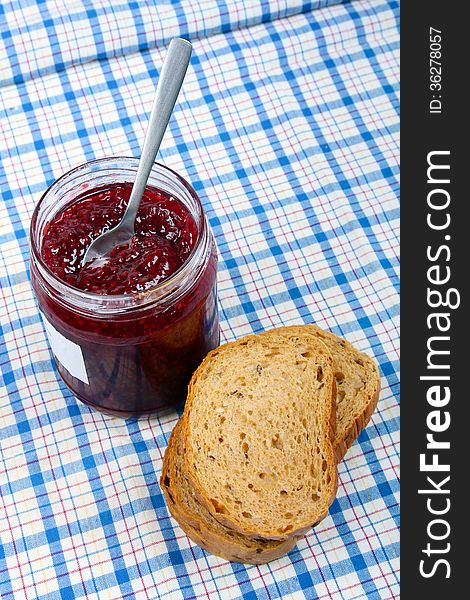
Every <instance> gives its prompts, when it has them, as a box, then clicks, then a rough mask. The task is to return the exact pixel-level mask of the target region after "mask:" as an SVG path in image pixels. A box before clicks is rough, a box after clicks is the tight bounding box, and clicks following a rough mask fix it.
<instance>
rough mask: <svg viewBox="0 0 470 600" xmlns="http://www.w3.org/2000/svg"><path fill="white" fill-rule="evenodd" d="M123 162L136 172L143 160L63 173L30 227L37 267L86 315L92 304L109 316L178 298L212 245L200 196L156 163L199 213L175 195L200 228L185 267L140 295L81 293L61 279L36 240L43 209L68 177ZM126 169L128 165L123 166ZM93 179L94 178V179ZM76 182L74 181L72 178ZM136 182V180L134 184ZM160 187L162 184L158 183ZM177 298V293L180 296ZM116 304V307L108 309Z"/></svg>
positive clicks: (98, 162) (102, 162)
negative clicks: (189, 199)
mask: <svg viewBox="0 0 470 600" xmlns="http://www.w3.org/2000/svg"><path fill="white" fill-rule="evenodd" d="M120 161H122V162H125V163H126V164H127V166H130V167H131V170H134V169H135V170H136V169H137V165H138V163H139V159H138V158H135V157H133V156H112V157H102V158H97V159H94V160H91V161H87V162H85V163H81V164H80V165H78V166H76V167H73V168H72V169H69V170H68V171H67V172H65V173H63V174H62V175H61V176H60V177H59V178H58V179H56V180H55V181H54V182H53V183H52V184H51V185H50V186H49V187H48V188H47V189H46V191H45V192H44V193H43V194H42V196H41V198H40V199H39V201H38V202H37V204H36V206H35V208H34V211H33V215H32V218H31V225H30V240H29V242H30V252H31V256H32V257H34V260H35V263H36V266H38V268H39V271H40V274H41V275H42V277H43V278H44V279H45V280H46V281H47V283H48V284H49V285H51V286H52V287H53V289H54V291H55V292H57V293H59V294H61V295H65V296H66V304H67V305H68V306H70V304H72V306H74V307H76V308H79V309H81V310H83V309H85V310H86V312H93V313H95V311H94V310H87V308H88V309H89V308H90V303H91V304H92V305H93V306H94V307H96V308H98V307H99V309H100V310H103V308H104V309H105V310H106V312H107V313H109V312H112V313H114V312H128V311H131V310H136V309H137V310H141V309H143V308H148V307H149V305H152V304H154V303H156V302H162V301H165V300H168V301H170V300H172V299H175V298H173V296H175V292H177V291H178V287H179V285H180V284H181V283H182V280H184V279H186V278H187V277H186V276H187V274H188V272H189V273H191V272H195V271H196V270H198V269H197V266H198V260H199V259H200V258H201V257H203V256H204V254H206V252H205V250H206V249H207V248H205V246H206V247H207V245H208V240H209V235H208V223H207V218H206V215H205V213H204V209H203V206H202V204H201V201H200V199H199V196H198V195H197V193H196V191H195V190H194V188H193V187H192V186H191V185H190V184H189V183H188V182H187V181H186V180H185V179H184V178H183V177H182V176H181V175H179V174H178V173H177V172H176V171H174V170H173V169H170V168H169V167H167V166H166V165H163V164H162V163H159V162H155V163H154V165H153V167H152V171H151V175H152V174H153V175H155V176H158V175H169V176H170V177H171V178H172V180H173V183H177V184H179V186H180V187H182V188H184V190H185V191H186V192H187V193H188V194H189V196H190V197H191V200H192V201H193V202H194V203H195V205H196V209H197V214H196V215H194V214H193V211H192V210H191V208H190V207H188V206H187V204H186V203H185V202H184V200H183V198H182V197H181V196H182V195H183V194H181V195H178V194H174V195H175V196H176V197H177V198H178V200H180V201H182V202H183V203H184V204H185V206H187V208H188V209H189V210H190V212H191V214H192V216H193V218H194V220H195V222H196V226H197V231H198V235H197V238H196V243H195V244H194V246H193V248H192V249H191V252H190V253H189V255H188V257H187V258H186V260H185V261H184V262H183V264H182V265H181V266H180V267H179V268H178V269H177V270H176V271H175V272H174V273H172V274H171V275H170V276H169V277H167V278H165V279H164V280H163V281H161V282H158V283H157V284H156V285H154V286H152V287H150V288H149V289H147V290H144V291H139V292H137V293H131V294H96V293H94V292H90V291H87V290H81V289H80V288H77V287H75V286H72V285H70V284H68V283H67V282H65V281H64V280H62V279H60V278H59V277H58V276H57V275H56V274H55V273H54V272H53V271H52V270H51V269H50V267H49V266H48V265H47V264H46V262H45V261H44V259H43V257H42V252H41V248H40V239H36V238H38V237H39V236H38V235H36V234H37V233H38V232H37V227H38V219H39V215H40V211H41V208H42V207H43V204H44V202H45V200H46V199H47V197H48V196H49V195H50V194H51V193H52V192H53V191H54V190H55V188H56V187H57V186H58V185H60V184H61V183H63V182H64V180H65V179H66V178H67V177H69V178H70V177H72V178H73V176H74V175H79V174H80V173H82V172H84V171H85V170H87V169H90V168H93V167H98V169H97V170H96V171H95V173H99V172H100V170H99V167H101V166H102V167H103V169H102V171H101V173H102V174H104V173H105V172H106V169H107V168H110V166H111V165H112V163H115V166H116V167H118V166H120V165H119V163H120ZM122 166H123V167H124V164H123V165H122ZM90 179H91V180H92V177H91V178H90ZM72 180H73V179H72ZM122 182H123V183H127V181H126V180H125V179H123V180H122ZM131 183H132V181H131ZM156 187H158V184H156ZM176 295H177V294H176ZM108 305H112V306H108Z"/></svg>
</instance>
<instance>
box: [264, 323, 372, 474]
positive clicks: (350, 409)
mask: <svg viewBox="0 0 470 600" xmlns="http://www.w3.org/2000/svg"><path fill="white" fill-rule="evenodd" d="M272 333H276V335H283V336H286V337H287V338H288V339H290V340H293V339H298V340H300V341H301V340H303V339H304V336H305V335H307V336H310V335H315V336H317V337H318V338H319V339H321V341H322V342H323V343H324V344H325V345H326V347H327V348H328V350H329V351H330V353H331V356H332V358H333V371H334V376H335V381H336V435H335V439H334V450H335V455H336V461H337V462H340V461H341V460H342V459H343V457H344V455H345V454H346V451H347V450H348V448H350V447H351V445H352V444H353V442H354V440H355V439H356V438H357V436H358V435H359V433H360V432H361V431H362V430H363V429H364V427H365V426H366V425H367V423H368V422H369V420H370V418H371V416H372V413H373V412H374V410H375V407H376V406H377V401H378V399H379V395H380V375H379V370H378V367H377V364H376V362H375V361H374V360H372V358H370V357H369V356H367V354H364V353H363V352H360V351H359V350H357V349H356V348H355V347H354V346H353V345H352V344H351V343H349V342H347V341H346V340H343V339H342V338H340V337H338V336H337V335H335V334H334V333H331V332H329V331H324V330H323V329H320V327H318V326H317V325H292V326H287V327H279V328H278V329H272V330H270V331H266V332H264V333H262V334H261V335H268V336H269V335H271V334H272Z"/></svg>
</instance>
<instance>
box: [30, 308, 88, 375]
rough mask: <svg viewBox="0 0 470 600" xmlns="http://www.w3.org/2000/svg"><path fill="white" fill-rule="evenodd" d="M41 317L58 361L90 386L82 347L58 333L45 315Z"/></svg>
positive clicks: (71, 373)
mask: <svg viewBox="0 0 470 600" xmlns="http://www.w3.org/2000/svg"><path fill="white" fill-rule="evenodd" d="M41 317H42V320H43V323H44V327H45V328H46V333H47V338H48V340H49V345H50V347H51V350H52V352H53V354H54V356H55V357H56V360H57V361H58V362H59V363H60V364H61V365H62V366H63V367H64V369H67V371H68V372H69V373H70V375H72V377H76V378H77V379H80V381H83V383H86V384H87V385H88V375H87V372H86V367H85V361H84V360H83V353H82V349H81V348H80V346H79V345H78V344H75V342H72V341H70V340H69V339H67V338H66V337H65V336H64V335H62V334H61V333H60V332H59V331H57V329H55V327H53V326H52V325H51V323H49V321H48V320H47V319H46V317H45V316H44V315H43V313H41Z"/></svg>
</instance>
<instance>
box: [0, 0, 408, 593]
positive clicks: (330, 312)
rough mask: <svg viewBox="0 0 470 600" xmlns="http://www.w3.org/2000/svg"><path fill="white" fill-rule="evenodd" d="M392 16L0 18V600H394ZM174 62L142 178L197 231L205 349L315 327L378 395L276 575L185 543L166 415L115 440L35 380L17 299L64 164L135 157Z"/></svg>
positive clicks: (203, 4)
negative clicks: (160, 137)
mask: <svg viewBox="0 0 470 600" xmlns="http://www.w3.org/2000/svg"><path fill="white" fill-rule="evenodd" d="M398 12H399V7H398V3H397V2H394V1H392V0H389V1H387V0H353V1H352V2H346V3H335V2H331V1H330V2H328V1H325V0H323V1H322V0H317V1H312V2H302V1H301V0H217V1H210V0H202V1H200V2H194V1H190V0H184V1H183V0H181V1H180V0H166V1H159V2H151V0H115V1H111V0H70V1H68V2H64V1H63V0H24V1H23V0H21V1H20V0H9V1H8V0H4V1H3V2H2V3H1V4H0V30H1V41H0V188H1V203H0V243H1V254H0V282H1V306H0V325H1V335H2V339H1V352H0V357H1V361H0V362H1V367H0V368H1V380H0V384H1V387H0V451H1V454H0V597H1V599H2V600H3V599H6V600H20V599H22V598H28V599H30V598H41V599H44V600H46V599H47V600H55V599H60V598H62V599H70V598H87V599H89V600H91V599H96V598H99V599H102V598H103V599H121V598H138V599H149V598H150V599H157V598H158V599H160V598H165V599H168V600H176V599H180V598H181V599H184V600H189V599H191V598H210V599H221V600H225V599H227V598H245V599H255V598H260V599H270V600H272V599H275V598H282V599H296V600H297V599H302V598H307V599H314V598H322V599H323V598H334V599H335V600H336V599H345V600H352V599H354V598H358V599H360V598H372V599H375V598H381V599H391V598H397V597H398V594H399V592H398V566H399V565H398V555H399V545H398V525H399V510H398V509H399V507H398V492H399V487H398V467H399V454H398V452H399V434H398V391H399V390H398V349H399V337H398V308H399V305H398V285H399V280H398V233H399V231H398V225H399V222H398V217H399V212H398V200H397V196H398V132H399V129H398V108H399V100H398V92H399V84H398V60H399V55H398V50H399V42H398ZM175 35H182V36H184V37H188V38H189V39H191V40H192V41H193V44H194V53H193V57H192V60H191V65H190V68H189V71H188V75H187V79H186V81H185V84H184V87H183V91H182V93H181V95H180V100H179V102H178V105H177V107H176V110H175V115H174V118H173V119H172V121H171V124H170V127H169V130H168V132H167V135H166V137H165V140H164V144H163V148H162V150H161V155H160V160H162V162H164V163H165V164H167V165H168V166H169V167H171V168H173V169H175V170H176V171H178V172H180V173H181V174H182V175H183V176H184V177H186V178H187V179H188V180H189V181H191V182H192V184H193V185H194V187H195V189H196V191H197V192H198V193H199V195H200V196H201V199H202V201H203V204H204V206H205V209H206V211H207V214H208V217H209V220H210V223H211V225H212V229H213V231H214V234H215V237H216V241H217V246H218V251H219V257H220V263H219V276H218V281H219V302H220V305H219V306H220V320H221V329H222V339H223V340H232V339H234V338H236V337H239V336H242V335H244V334H246V333H249V332H252V331H255V332H257V331H261V330H263V329H266V328H270V327H273V326H277V325H282V324H285V325H287V324H294V323H302V322H310V321H315V322H316V323H318V324H319V325H320V326H322V327H324V328H328V329H331V330H332V331H334V332H335V333H338V334H340V335H343V336H345V337H347V338H348V339H349V340H351V341H353V342H354V343H355V344H357V346H358V347H360V348H361V349H362V350H364V351H366V352H369V353H371V354H372V355H374V356H375V357H376V359H377V361H378V363H379V365H380V368H381V376H382V387H383V392H382V395H381V399H380V401H379V405H378V409H377V412H376V413H375V414H374V416H373V418H372V421H371V423H370V424H369V426H368V427H367V429H366V430H365V431H363V432H362V434H361V435H360V437H359V440H358V441H357V442H356V443H355V444H354V446H353V447H352V448H351V450H350V451H349V452H348V454H347V456H346V458H345V460H343V462H342V463H341V464H340V466H339V478H340V485H339V489H338V495H337V499H336V500H335V502H334V504H333V505H332V507H331V511H330V515H329V516H328V517H327V518H326V519H325V520H324V521H323V522H322V523H321V525H319V526H318V527H317V528H316V529H315V531H311V532H310V533H309V534H308V535H307V536H306V537H305V538H303V539H302V540H301V541H300V542H299V543H298V545H297V546H296V548H295V549H294V550H293V551H292V552H290V553H289V555H288V556H286V557H284V558H281V559H279V560H276V561H274V562H272V563H270V564H268V565H263V566H259V567H257V566H247V565H240V564H236V563H228V562H227V561H225V560H222V559H219V558H217V557H215V556H212V555H209V554H207V553H206V552H205V551H203V550H202V549H200V548H199V547H197V546H195V545H194V544H193V543H192V542H191V541H190V540H189V539H188V538H187V537H186V536H185V534H184V533H183V531H182V530H181V529H180V528H179V527H178V526H177V524H176V523H175V521H173V520H172V519H171V518H170V516H169V513H168V509H167V506H166V504H165V502H164V499H163V496H162V493H161V491H160V488H159V484H158V478H159V475H160V472H161V465H162V456H163V453H164V450H165V448H166V445H167V441H168V437H169V434H170V431H171V429H172V427H173V426H174V424H175V422H176V420H177V417H178V415H177V414H176V413H174V412H170V413H167V414H165V415H162V416H161V417H159V418H153V419H143V420H139V421H128V422H125V421H122V420H119V419H115V418H112V417H107V416H103V415H101V414H100V413H97V412H93V411H92V410H90V409H88V408H87V407H86V406H84V405H82V404H80V403H79V402H78V401H77V400H76V399H75V398H74V397H73V396H72V395H71V393H70V392H69V391H68V389H67V388H66V387H65V386H64V384H63V383H62V382H61V380H60V379H59V376H58V374H57V372H56V371H55V369H54V367H53V364H52V360H51V353H50V350H49V348H48V344H47V341H46V336H45V331H44V327H43V325H42V323H41V320H40V317H39V314H38V309H37V306H36V304H35V300H34V297H33V293H32V290H31V287H30V284H29V278H28V270H29V251H28V228H29V222H30V218H31V214H32V211H33V208H34V206H35V203H36V202H37V201H38V199H39V197H40V196H41V194H42V192H43V191H44V190H45V188H46V187H47V186H48V185H49V184H50V183H51V182H52V181H54V180H55V179H56V178H57V177H59V176H60V175H61V174H62V173H64V172H65V171H67V170H69V169H70V168H72V167H73V166H76V165H78V164H80V163H83V162H85V161H88V160H91V159H94V158H98V157H102V156H110V155H120V156H122V155H135V156H137V155H138V154H139V145H140V143H141V141H142V139H143V135H144V131H145V127H146V121H147V118H148V114H149V111H150V108H151V105H152V99H153V93H154V88H155V82H156V80H157V77H158V73H159V69H160V66H161V64H162V60H163V57H164V54H165V48H166V45H167V44H168V41H169V40H170V39H171V37H173V36H175Z"/></svg>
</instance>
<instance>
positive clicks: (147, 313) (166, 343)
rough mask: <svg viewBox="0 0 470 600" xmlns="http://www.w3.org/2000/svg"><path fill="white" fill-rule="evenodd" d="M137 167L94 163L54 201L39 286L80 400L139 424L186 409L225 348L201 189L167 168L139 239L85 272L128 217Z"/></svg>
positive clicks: (157, 168) (38, 226)
mask: <svg viewBox="0 0 470 600" xmlns="http://www.w3.org/2000/svg"><path fill="white" fill-rule="evenodd" d="M137 164H138V161H137V159H133V158H109V159H101V160H96V161H92V162H90V163H87V164H85V165H82V166H80V167H77V168H76V169H73V170H72V171H70V172H68V173H67V174H65V175H64V176H63V177H61V178H60V179H58V180H57V181H56V182H55V183H54V184H53V185H52V186H51V187H50V188H49V189H48V190H47V191H46V193H45V194H44V196H43V197H42V198H41V200H40V202H39V203H38V205H37V207H36V209H35V211H34V214H33V219H32V223H31V236H30V244H31V281H32V285H33V288H34V291H35V293H36V297H37V300H38V305H39V309H40V311H41V313H42V317H43V321H44V325H45V327H46V331H47V334H48V338H49V342H50V345H51V348H52V352H53V355H54V359H55V363H56V366H57V368H58V370H59V372H60V374H61V376H62V378H63V380H64V381H65V383H66V384H67V386H68V387H69V388H70V390H71V391H72V392H73V393H74V395H75V396H77V397H78V398H79V399H81V400H82V401H83V402H85V403H86V404H89V405H91V406H93V407H95V408H97V409H99V410H102V411H103V412H108V413H111V414H115V415H119V416H123V417H128V416H132V415H141V414H148V413H152V412H155V411H158V410H161V409H163V408H168V407H170V406H174V405H177V404H179V403H180V402H182V401H183V400H184V398H185V397H186V388H187V384H188V382H189V379H190V377H191V374H192V372H193V371H194V369H195V368H196V367H197V366H198V364H199V363H200V362H201V360H202V359H203V358H204V356H205V355H206V354H207V352H208V351H209V350H211V349H213V348H214V347H216V346H217V345H218V343H219V327H218V315H217V299H216V271H217V257H216V250H215V244H214V240H213V237H212V234H211V232H210V229H209V225H208V223H207V218H206V216H205V214H204V212H203V209H202V206H201V203H200V201H199V198H198V197H197V195H196V193H195V192H194V190H193V189H192V188H191V187H190V186H189V185H188V184H187V183H186V182H185V181H184V180H183V179H182V178H181V177H180V176H179V175H177V174H176V173H174V172H173V171H171V170H170V169H168V168H166V167H164V166H162V165H159V164H157V163H155V165H154V167H153V169H152V172H151V174H150V177H149V181H148V184H147V187H146V190H145V192H144V196H143V198H142V202H141V205H140V208H139V212H138V215H137V218H136V222H135V235H134V237H133V238H132V240H130V242H129V243H127V244H122V245H120V246H117V247H115V248H113V249H112V250H111V252H110V253H109V254H108V255H107V256H106V257H104V258H100V259H95V260H93V261H91V262H89V263H87V264H86V265H82V260H83V256H84V254H85V252H86V250H87V248H88V247H89V245H90V244H91V242H92V240H94V239H95V238H96V237H98V235H100V234H101V233H102V232H103V231H106V230H108V229H110V228H112V227H114V225H116V224H117V223H118V222H119V221H120V220H121V218H122V216H123V214H124V211H125V209H126V206H127V202H128V200H129V197H130V192H131V189H132V181H133V180H134V178H135V173H136V171H137Z"/></svg>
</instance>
